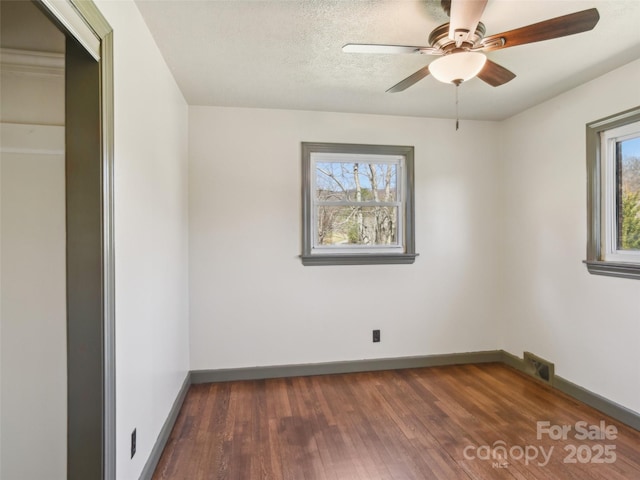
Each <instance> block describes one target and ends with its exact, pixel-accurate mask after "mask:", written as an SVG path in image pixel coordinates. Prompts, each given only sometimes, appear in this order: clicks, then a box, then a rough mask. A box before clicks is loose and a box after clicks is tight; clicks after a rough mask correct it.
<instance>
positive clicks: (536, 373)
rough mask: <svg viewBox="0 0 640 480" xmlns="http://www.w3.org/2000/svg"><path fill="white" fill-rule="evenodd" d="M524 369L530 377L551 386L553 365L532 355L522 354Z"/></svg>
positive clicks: (528, 353)
mask: <svg viewBox="0 0 640 480" xmlns="http://www.w3.org/2000/svg"><path fill="white" fill-rule="evenodd" d="M524 367H525V371H526V372H527V373H528V374H529V375H531V376H532V377H535V378H537V379H538V380H542V381H543V382H545V383H548V384H549V385H553V376H554V366H553V363H551V362H549V361H547V360H545V359H543V358H540V357H538V356H537V355H534V354H533V353H530V352H524Z"/></svg>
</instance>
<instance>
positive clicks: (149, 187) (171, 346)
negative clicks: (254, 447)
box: [96, 0, 189, 480]
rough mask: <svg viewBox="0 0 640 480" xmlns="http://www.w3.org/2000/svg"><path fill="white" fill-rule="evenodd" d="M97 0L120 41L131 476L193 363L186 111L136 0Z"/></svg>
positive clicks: (118, 207)
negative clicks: (132, 452) (134, 434)
mask: <svg viewBox="0 0 640 480" xmlns="http://www.w3.org/2000/svg"><path fill="white" fill-rule="evenodd" d="M96 5H97V6H98V8H99V9H100V11H101V12H102V13H103V14H104V16H105V18H106V19H107V21H108V22H109V23H110V25H111V26H112V27H113V29H114V42H115V45H114V57H115V62H114V71H115V73H114V74H115V78H114V85H115V154H114V155H115V185H114V188H115V192H114V196H115V255H116V397H117V399H116V409H117V410H116V416H117V420H116V422H117V425H116V429H117V431H116V434H117V452H116V456H117V458H116V461H117V478H118V479H119V480H131V479H137V478H138V477H139V475H140V472H141V471H142V468H143V467H144V464H145V462H146V461H147V459H148V457H149V454H150V452H151V448H152V447H153V445H154V442H155V440H156V439H157V436H158V434H159V432H160V429H161V427H162V425H163V423H164V421H165V420H166V418H167V415H168V413H169V410H170V408H171V406H172V404H173V401H174V400H175V398H176V395H177V394H178V391H179V389H180V386H181V385H182V382H183V381H184V379H185V376H186V374H187V371H188V370H189V357H188V308H189V307H188V287H189V285H188V281H189V279H188V275H187V269H188V259H187V257H188V243H187V233H188V232H187V223H188V211H187V120H188V118H187V106H186V103H185V101H184V98H183V96H182V94H181V93H180V91H179V89H178V87H177V85H176V83H175V81H174V79H173V77H172V76H171V73H170V72H169V69H168V67H167V66H166V64H165V62H164V60H163V58H162V57H161V55H160V53H159V51H158V48H157V46H156V45H155V43H154V41H153V39H152V37H151V35H150V33H149V31H148V29H147V27H146V25H145V23H144V21H143V20H142V17H141V16H140V13H139V11H138V9H137V7H136V6H135V4H134V3H133V2H132V1H126V2H125V1H118V2H112V1H102V0H100V1H97V2H96ZM134 428H136V429H137V453H136V455H135V457H134V458H133V459H130V451H129V448H130V435H131V432H132V431H133V429H134Z"/></svg>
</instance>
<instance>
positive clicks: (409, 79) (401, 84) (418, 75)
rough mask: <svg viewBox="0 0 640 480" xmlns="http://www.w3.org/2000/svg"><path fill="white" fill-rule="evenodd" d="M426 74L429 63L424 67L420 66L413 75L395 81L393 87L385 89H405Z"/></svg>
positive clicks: (399, 90) (390, 91)
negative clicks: (397, 81)
mask: <svg viewBox="0 0 640 480" xmlns="http://www.w3.org/2000/svg"><path fill="white" fill-rule="evenodd" d="M427 75H429V65H427V66H426V67H422V68H421V69H420V70H418V71H417V72H416V73H414V74H413V75H409V76H408V77H407V78H405V79H404V80H402V81H401V82H399V83H396V84H395V85H394V86H393V87H391V88H390V89H389V90H387V93H397V92H402V91H403V90H406V89H407V88H409V87H410V86H411V85H413V84H414V83H417V82H419V81H420V80H422V79H423V78H424V77H426V76H427Z"/></svg>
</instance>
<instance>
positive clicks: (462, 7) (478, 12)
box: [449, 0, 488, 47]
mask: <svg viewBox="0 0 640 480" xmlns="http://www.w3.org/2000/svg"><path fill="white" fill-rule="evenodd" d="M487 1H488V0H452V1H451V13H450V15H449V16H450V19H449V38H450V39H451V40H454V41H455V42H456V45H457V46H458V47H459V46H460V45H461V44H462V42H465V41H468V40H469V39H470V36H471V35H473V34H474V33H475V31H476V28H477V27H478V22H479V21H480V18H481V17H482V12H484V8H485V7H486V6H487Z"/></svg>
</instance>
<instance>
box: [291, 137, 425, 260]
mask: <svg viewBox="0 0 640 480" xmlns="http://www.w3.org/2000/svg"><path fill="white" fill-rule="evenodd" d="M413 154H414V152H413V147H407V146H387V145H354V144H336V143H310V142H303V143H302V255H301V259H302V263H303V265H366V264H390V263H403V264H407V263H413V262H414V261H415V257H416V256H417V254H416V253H415V240H414V207H413ZM355 156H358V157H357V158H358V160H359V162H360V163H386V164H387V163H390V162H398V165H399V169H398V185H397V199H396V201H395V202H388V203H389V204H392V205H394V206H395V205H397V206H398V209H399V210H398V234H397V235H398V243H397V246H388V245H373V246H370V245H352V246H349V247H344V246H338V245H322V246H320V245H317V244H316V239H317V228H318V227H317V217H316V208H315V207H316V206H317V205H319V204H322V203H323V202H317V201H316V200H315V198H314V186H315V185H316V178H315V174H316V168H315V164H316V162H318V161H335V162H345V161H346V162H353V161H354V159H355ZM339 203H344V204H345V205H351V204H352V203H351V202H330V204H331V205H338V204H339ZM382 204H384V205H386V204H387V202H383V203H382ZM360 205H362V206H368V205H370V206H380V205H381V202H360Z"/></svg>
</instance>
